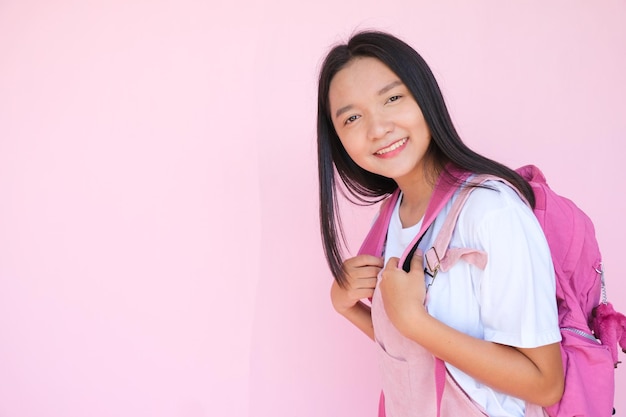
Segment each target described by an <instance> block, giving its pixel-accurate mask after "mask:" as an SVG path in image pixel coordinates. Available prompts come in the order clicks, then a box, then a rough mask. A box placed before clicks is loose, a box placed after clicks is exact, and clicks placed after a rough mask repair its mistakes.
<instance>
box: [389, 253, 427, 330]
mask: <svg viewBox="0 0 626 417" xmlns="http://www.w3.org/2000/svg"><path fill="white" fill-rule="evenodd" d="M421 258H422V257H421V256H420V254H419V253H417V252H416V253H415V255H414V256H413V259H411V270H410V272H409V273H406V272H404V270H403V269H402V268H401V267H400V266H399V265H398V262H399V261H400V260H399V259H398V258H390V259H389V261H388V262H387V265H385V268H384V269H383V270H382V272H381V280H380V283H379V288H380V293H381V295H382V298H383V304H384V306H385V312H386V313H387V317H389V320H390V321H391V323H392V324H393V325H394V326H395V327H396V328H397V329H398V330H399V331H400V333H402V334H404V335H407V334H408V333H410V331H411V329H412V331H414V330H415V325H416V324H417V322H418V321H419V318H420V317H421V315H423V314H425V313H426V309H425V308H424V299H425V298H426V287H425V285H424V271H423V269H422V259H421Z"/></svg>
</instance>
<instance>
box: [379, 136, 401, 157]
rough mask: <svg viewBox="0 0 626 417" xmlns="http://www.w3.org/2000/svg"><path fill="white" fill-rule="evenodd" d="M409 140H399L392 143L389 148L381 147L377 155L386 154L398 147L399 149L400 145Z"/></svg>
mask: <svg viewBox="0 0 626 417" xmlns="http://www.w3.org/2000/svg"><path fill="white" fill-rule="evenodd" d="M407 140H408V139H402V140H400V141H398V142H396V143H394V144H393V145H391V146H389V147H387V148H385V149H381V150H380V151H378V152H376V155H382V154H385V153H388V152H391V151H393V150H396V149H398V148H399V147H400V146H402V145H404V144H405V143H406V141H407Z"/></svg>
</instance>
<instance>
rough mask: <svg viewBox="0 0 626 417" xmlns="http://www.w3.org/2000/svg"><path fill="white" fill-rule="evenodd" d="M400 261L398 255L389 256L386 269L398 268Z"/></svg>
mask: <svg viewBox="0 0 626 417" xmlns="http://www.w3.org/2000/svg"><path fill="white" fill-rule="evenodd" d="M399 262H400V259H399V258H396V257H392V258H389V260H388V261H387V265H385V269H390V268H398V263H399Z"/></svg>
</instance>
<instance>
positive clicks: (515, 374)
mask: <svg viewBox="0 0 626 417" xmlns="http://www.w3.org/2000/svg"><path fill="white" fill-rule="evenodd" d="M412 262H413V265H412V267H411V272H410V273H408V274H407V273H405V272H404V271H403V270H402V269H400V268H398V259H397V258H392V259H391V260H390V261H389V262H388V264H387V266H386V267H385V269H384V270H383V274H382V280H381V283H380V290H381V293H382V297H383V303H384V305H385V311H386V313H387V315H388V317H389V319H390V320H391V322H392V323H393V324H394V326H395V327H396V328H397V329H398V330H399V331H400V332H401V333H402V334H403V335H404V336H405V337H407V338H409V339H412V340H414V341H415V342H417V343H419V344H420V345H422V346H423V347H424V348H426V349H427V350H429V351H430V352H431V353H432V354H433V355H434V356H437V357H438V358H440V359H442V360H443V361H445V362H448V363H449V364H451V365H453V366H455V367H456V368H458V369H460V370H461V371H463V372H465V373H467V374H468V375H470V376H472V377H473V378H475V379H477V380H479V381H481V382H482V383H484V384H486V385H488V386H490V387H492V388H494V389H496V390H499V391H502V392H505V393H507V394H510V395H512V396H515V397H517V398H521V399H523V400H526V401H529V402H532V403H535V404H539V405H542V406H547V405H551V404H554V403H555V402H557V401H558V400H559V399H560V398H561V396H562V393H563V384H564V381H563V379H564V377H563V369H562V361H561V351H560V346H559V344H558V343H554V344H550V345H546V346H541V347H536V348H530V349H522V348H515V347H512V346H506V345H502V344H498V343H494V342H490V341H485V340H481V339H477V338H475V337H472V336H469V335H466V334H464V333H462V332H459V331H457V330H455V329H453V328H451V327H449V326H447V325H446V324H444V323H442V322H441V321H439V320H437V319H435V318H434V317H432V316H430V315H429V314H428V312H427V311H426V309H425V308H424V306H423V304H424V303H423V300H424V298H425V288H424V276H423V272H422V267H421V261H420V260H419V258H418V257H414V258H413V260H412ZM416 300H420V301H421V302H419V301H418V302H416Z"/></svg>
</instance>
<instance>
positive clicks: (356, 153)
mask: <svg viewBox="0 0 626 417" xmlns="http://www.w3.org/2000/svg"><path fill="white" fill-rule="evenodd" d="M328 99H329V102H330V111H331V115H330V116H331V119H332V121H333V125H334V127H335V130H336V132H337V134H338V135H339V139H340V140H341V143H342V144H343V146H344V148H345V149H346V152H348V155H349V156H350V157H351V158H352V160H353V161H354V162H355V163H356V164H357V165H359V166H360V167H361V168H363V169H365V170H367V171H370V172H373V173H375V174H379V175H382V176H385V177H387V178H392V179H394V180H395V181H396V182H398V183H399V184H400V182H402V180H403V179H406V180H413V181H414V180H415V179H417V178H416V177H415V175H418V176H421V175H423V167H424V166H423V164H424V156H425V155H426V150H427V149H428V145H429V144H430V131H429V129H428V126H427V125H426V121H425V120H424V116H423V115H422V111H421V110H420V108H419V106H418V105H417V102H416V101H415V99H413V96H412V95H411V92H410V91H409V89H408V88H407V87H406V86H405V85H404V84H403V83H402V81H401V80H400V78H399V77H398V76H397V75H396V74H395V73H394V72H393V71H391V70H390V69H389V68H388V67H387V66H386V65H385V64H383V63H382V62H381V61H379V60H378V59H376V58H369V57H362V58H355V59H353V60H352V61H350V62H349V63H348V64H347V65H346V66H345V67H344V68H342V69H341V70H340V71H339V72H337V74H336V75H335V77H334V78H333V79H332V81H331V83H330V90H329V93H328Z"/></svg>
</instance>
